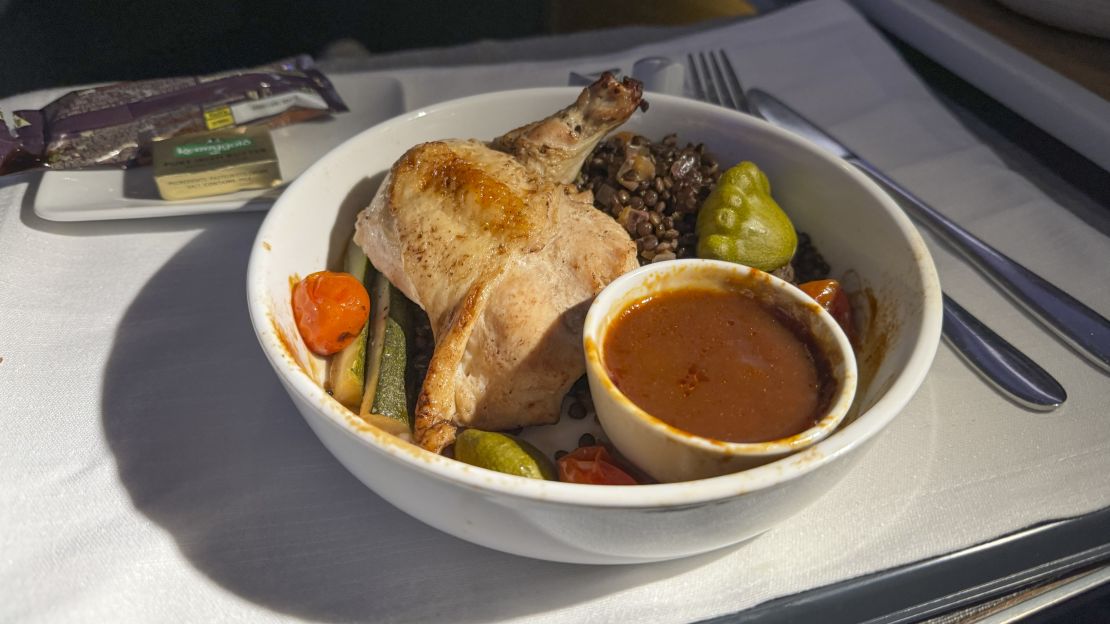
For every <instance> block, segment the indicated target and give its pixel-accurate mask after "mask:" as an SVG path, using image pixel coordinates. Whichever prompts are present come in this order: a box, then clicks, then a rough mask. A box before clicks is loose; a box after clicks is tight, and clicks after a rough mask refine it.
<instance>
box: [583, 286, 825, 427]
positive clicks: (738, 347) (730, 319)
mask: <svg viewBox="0 0 1110 624" xmlns="http://www.w3.org/2000/svg"><path fill="white" fill-rule="evenodd" d="M812 342H813V339H812V337H810V336H809V335H808V332H806V330H805V329H804V328H803V327H802V326H801V324H800V323H798V322H797V321H794V320H793V319H791V318H789V317H788V316H787V315H786V314H785V313H784V312H782V311H780V310H778V309H776V308H774V307H772V306H770V305H767V304H764V303H762V302H760V301H758V300H756V299H755V298H754V297H752V296H751V295H749V294H746V293H744V292H730V291H723V290H712V289H708V288H687V289H682V290H674V291H666V292H662V293H660V294H657V295H652V296H650V297H647V298H645V299H642V300H640V301H638V302H636V303H634V304H632V305H630V306H628V307H627V308H625V309H624V310H623V311H622V312H621V313H620V315H619V316H618V317H617V318H616V319H615V320H614V321H613V322H612V324H611V325H610V327H609V329H608V331H607V332H606V334H605V338H604V348H603V354H604V356H603V357H604V362H605V367H606V369H607V370H608V372H609V377H610V378H611V379H612V380H613V383H614V384H616V386H617V388H619V389H620V391H621V392H622V393H624V395H625V396H627V397H628V398H629V399H631V400H632V402H633V403H635V404H636V405H637V406H639V407H640V408H641V409H643V410H644V411H646V412H647V413H649V414H651V415H653V416H655V417H656V418H659V419H660V420H662V421H664V422H666V423H668V424H670V425H672V426H674V427H676V428H678V429H681V430H683V431H686V432H689V433H693V434H695V435H699V436H702V437H706V438H712V439H716V440H723V441H727V442H766V441H770V440H778V439H782V438H788V437H790V436H793V435H795V434H798V433H801V432H803V431H805V430H806V429H809V428H810V427H812V426H814V425H815V424H816V422H817V421H818V420H819V419H820V418H821V416H822V415H823V411H824V409H825V408H826V407H827V405H826V403H827V398H828V396H829V395H830V393H831V390H832V388H831V386H832V383H831V380H830V375H829V373H828V364H827V363H826V362H825V361H824V359H823V358H822V356H820V355H819V354H820V351H819V350H818V349H817V348H816V347H814V346H813V345H812Z"/></svg>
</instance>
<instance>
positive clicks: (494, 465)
mask: <svg viewBox="0 0 1110 624" xmlns="http://www.w3.org/2000/svg"><path fill="white" fill-rule="evenodd" d="M455 459H457V460H459V461H461V462H465V463H467V464H470V465H472V466H478V467H479V468H486V469H488V470H496V471H497V472H504V473H506V474H511V475H517V476H518V477H527V478H529V479H547V480H548V481H553V480H555V466H554V465H553V464H552V463H551V460H549V459H548V458H547V457H546V456H545V455H544V454H543V453H541V452H540V451H539V449H537V448H536V447H534V446H532V445H531V444H529V443H527V442H525V441H524V440H521V439H520V438H517V437H514V436H511V435H508V434H505V433H497V432H494V431H481V430H478V429H467V430H466V431H463V432H462V433H460V434H459V435H458V437H457V438H455Z"/></svg>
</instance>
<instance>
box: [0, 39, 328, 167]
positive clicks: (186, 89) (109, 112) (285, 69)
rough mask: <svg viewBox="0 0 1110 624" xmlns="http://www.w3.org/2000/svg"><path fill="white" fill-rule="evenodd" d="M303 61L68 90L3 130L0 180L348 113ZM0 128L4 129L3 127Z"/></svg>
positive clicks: (131, 159) (123, 161) (21, 113)
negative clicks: (168, 142) (193, 137)
mask: <svg viewBox="0 0 1110 624" xmlns="http://www.w3.org/2000/svg"><path fill="white" fill-rule="evenodd" d="M347 110H348V109H347V106H346V105H345V104H344V103H343V100H342V99H341V98H340V97H339V94H338V93H337V92H336V90H335V87H334V86H332V84H331V81H330V80H328V78H327V77H326V76H325V75H324V74H323V73H322V72H320V71H319V70H317V69H315V68H314V67H313V63H312V59H311V57H308V56H304V55H302V56H298V57H295V58H291V59H287V60H284V61H279V62H276V63H272V64H269V65H264V66H262V67H256V68H253V69H245V70H236V71H231V72H223V73H219V74H213V75H209V76H196V77H178V78H160V79H153V80H140V81H135V82H120V83H116V84H111V85H106V86H102V87H93V88H89V89H81V90H78V91H72V92H70V93H67V94H66V95H63V96H62V97H60V98H58V99H56V100H54V101H53V102H51V103H50V104H48V105H46V106H45V107H43V108H42V109H39V110H17V111H15V112H14V114H13V121H14V122H15V128H16V130H15V136H12V133H11V132H10V131H8V129H7V127H6V126H4V127H3V129H0V175H3V174H6V173H12V172H15V171H21V170H24V169H28V168H32V167H36V166H39V167H49V168H53V169H75V168H82V167H92V166H102V165H108V166H116V167H131V166H136V165H145V164H149V162H150V145H151V143H152V142H153V141H156V140H161V139H167V138H170V137H174V136H178V135H180V134H187V133H193V132H203V131H207V130H217V129H220V128H229V127H236V126H244V125H256V124H262V125H266V126H268V127H271V128H273V127H278V126H282V125H286V124H290V123H297V122H300V121H305V120H307V119H312V118H314V117H318V116H320V115H327V114H330V113H337V112H346V111H347ZM0 125H2V124H0Z"/></svg>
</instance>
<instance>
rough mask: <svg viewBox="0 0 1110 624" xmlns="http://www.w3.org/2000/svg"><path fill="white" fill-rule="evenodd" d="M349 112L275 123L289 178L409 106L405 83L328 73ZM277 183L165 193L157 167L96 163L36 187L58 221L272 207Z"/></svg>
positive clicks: (41, 207) (55, 174) (39, 208)
mask: <svg viewBox="0 0 1110 624" xmlns="http://www.w3.org/2000/svg"><path fill="white" fill-rule="evenodd" d="M329 78H330V79H331V81H332V83H333V84H334V85H335V88H336V90H337V91H339V95H340V96H342V97H343V101H344V102H346V104H347V106H348V108H350V111H349V112H346V113H339V114H337V115H334V116H332V117H329V118H326V119H320V120H315V121H310V122H306V123H301V124H295V125H292V126H287V127H284V128H278V129H276V130H274V131H273V137H274V147H275V149H276V150H277V153H278V160H279V162H280V165H281V173H282V178H283V179H284V180H285V182H286V185H288V183H289V182H292V181H293V180H294V179H295V178H296V177H297V176H299V175H300V174H301V173H303V172H304V170H305V169H307V168H308V167H309V165H311V164H312V163H314V162H316V161H317V160H318V159H319V158H320V157H322V156H323V155H324V154H327V153H328V152H329V151H331V149H332V148H334V147H335V146H337V145H339V144H340V143H342V142H343V141H345V140H347V139H348V138H350V137H352V136H354V135H356V134H358V133H359V132H361V131H363V130H365V129H366V128H369V127H370V126H373V125H374V124H376V123H378V122H380V121H384V120H386V119H389V118H390V117H394V116H396V115H399V114H400V113H402V112H404V96H403V93H402V91H401V83H400V82H398V81H397V80H396V79H394V78H390V77H387V76H375V75H367V74H347V75H344V74H336V75H331V76H329ZM283 189H284V186H282V187H279V188H274V189H261V190H253V191H240V192H238V193H231V194H228V195H219V196H216V197H206V198H201V199H192V200H181V201H166V200H164V199H162V198H161V197H160V196H159V195H158V189H157V188H156V187H155V186H154V178H153V176H152V169H151V168H150V167H137V168H134V169H128V170H122V169H99V170H95V171H46V172H43V173H42V174H41V179H40V181H39V183H38V186H37V188H36V189H35V190H34V191H33V192H34V199H33V203H32V206H33V208H34V211H35V214H37V215H38V216H40V217H42V218H43V219H50V220H52V221H94V220H101V219H136V218H140V217H171V216H178V215H187V214H200V213H208V212H227V211H233V210H265V209H267V208H269V207H270V205H271V204H272V203H273V202H274V200H275V199H277V197H278V195H280V194H281V192H282V190H283Z"/></svg>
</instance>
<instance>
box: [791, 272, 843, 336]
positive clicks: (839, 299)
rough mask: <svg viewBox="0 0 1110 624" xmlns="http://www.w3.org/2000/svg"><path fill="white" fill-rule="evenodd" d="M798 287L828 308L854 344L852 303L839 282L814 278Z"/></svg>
mask: <svg viewBox="0 0 1110 624" xmlns="http://www.w3.org/2000/svg"><path fill="white" fill-rule="evenodd" d="M798 288H801V289H802V292H804V293H805V294H807V295H809V296H810V297H813V300H814V301H816V302H817V303H818V305H820V306H821V307H822V308H825V309H826V310H828V311H829V314H831V315H832V317H833V318H834V319H836V322H837V323H838V324H839V325H840V328H841V329H843V330H844V333H845V334H848V340H850V341H851V342H852V344H855V342H856V328H855V325H854V324H853V323H852V304H851V303H850V302H849V301H848V295H847V293H845V292H844V288H842V287H841V286H840V282H838V281H836V280H833V279H826V280H814V281H812V282H806V283H804V284H800V285H799V286H798Z"/></svg>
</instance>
